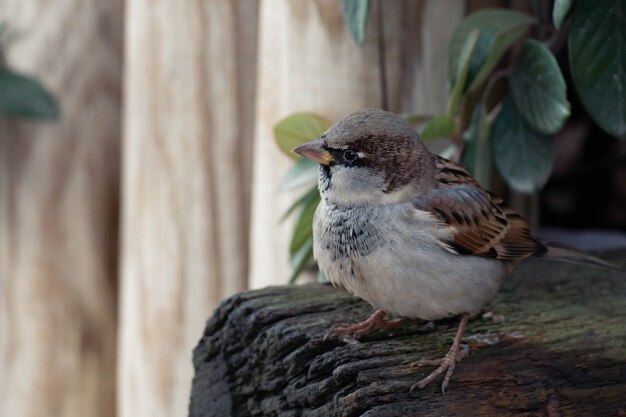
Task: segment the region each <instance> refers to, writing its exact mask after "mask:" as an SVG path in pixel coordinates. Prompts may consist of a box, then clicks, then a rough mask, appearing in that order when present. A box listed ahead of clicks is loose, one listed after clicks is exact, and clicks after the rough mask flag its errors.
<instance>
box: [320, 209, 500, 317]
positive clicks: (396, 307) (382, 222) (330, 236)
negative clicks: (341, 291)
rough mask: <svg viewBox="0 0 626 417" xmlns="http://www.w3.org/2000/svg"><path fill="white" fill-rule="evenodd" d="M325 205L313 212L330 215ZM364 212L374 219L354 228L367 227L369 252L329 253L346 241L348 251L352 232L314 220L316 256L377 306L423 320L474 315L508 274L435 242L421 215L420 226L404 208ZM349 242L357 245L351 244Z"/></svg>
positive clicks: (496, 264)
mask: <svg viewBox="0 0 626 417" xmlns="http://www.w3.org/2000/svg"><path fill="white" fill-rule="evenodd" d="M328 209H329V208H328V207H325V206H323V204H321V205H320V208H319V209H318V213H317V216H322V217H323V216H326V217H325V218H326V219H332V218H333V216H328V215H327V214H326V213H324V210H328ZM403 215H404V217H403ZM363 216H367V217H368V218H370V220H372V221H365V222H359V223H358V226H357V227H358V228H359V230H360V231H361V229H364V230H365V232H364V234H365V236H367V235H368V234H369V235H371V236H373V237H371V238H370V240H369V241H366V244H365V246H366V247H367V249H368V250H364V251H359V250H343V251H341V252H343V255H342V254H341V253H339V252H338V251H336V250H335V251H333V245H335V246H337V245H342V242H344V248H348V249H349V246H350V245H345V239H346V237H345V235H348V236H349V235H350V233H345V231H343V235H344V236H343V237H341V238H340V239H339V240H337V233H339V234H341V231H339V232H338V231H337V230H336V228H337V227H338V226H337V223H338V222H337V221H335V222H334V224H332V227H329V224H328V223H325V222H324V221H322V222H320V221H318V222H317V224H318V226H317V227H316V228H315V230H314V234H315V236H314V237H315V246H314V252H315V258H316V259H317V261H318V264H319V266H320V268H321V270H322V271H323V272H324V273H325V274H326V276H327V277H328V279H329V280H330V281H331V282H333V283H334V284H336V285H339V286H342V287H345V288H346V289H347V290H348V291H350V292H351V293H353V294H355V295H357V296H359V297H361V298H363V299H365V300H366V301H368V302H369V303H371V304H372V305H373V306H375V307H377V308H382V309H383V310H385V311H388V312H390V313H394V314H397V315H400V316H404V317H410V318H420V319H424V320H437V319H441V318H444V317H449V316H453V315H458V314H461V313H470V314H476V313H478V312H480V310H481V309H482V307H483V306H484V305H485V304H487V303H488V302H489V301H491V300H492V299H493V298H494V297H495V295H496V294H497V292H498V289H499V287H500V284H501V283H502V279H503V277H504V275H505V273H506V267H505V265H504V264H503V263H502V262H501V261H497V260H492V259H487V258H481V257H477V256H468V255H455V254H452V253H450V252H448V251H446V250H445V249H443V248H442V247H441V246H439V245H438V244H437V243H436V239H435V238H434V236H433V232H432V230H433V229H432V228H434V223H433V222H432V221H430V219H428V218H425V219H424V221H423V222H422V223H418V224H420V226H419V227H418V226H417V225H416V224H414V222H413V221H411V222H410V223H409V222H407V221H406V210H405V211H404V214H403V213H399V212H398V210H397V209H381V208H378V209H375V210H374V211H373V212H372V211H371V210H369V211H368V212H367V213H363ZM353 217H354V216H352V215H351V216H350V217H348V218H353ZM372 217H374V219H371V218H372ZM403 218H404V219H405V220H404V223H403V221H402V219H403ZM409 225H410V226H411V227H408V226H409ZM352 227H353V225H348V228H352ZM361 243H362V242H361ZM351 246H352V247H354V246H355V245H354V242H353V243H352V244H351ZM356 246H358V247H361V246H363V245H362V244H358V245H356ZM329 248H330V249H329ZM359 252H360V253H359Z"/></svg>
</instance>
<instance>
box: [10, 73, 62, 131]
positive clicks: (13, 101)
mask: <svg viewBox="0 0 626 417" xmlns="http://www.w3.org/2000/svg"><path fill="white" fill-rule="evenodd" d="M0 113H4V114H6V115H9V116H14V117H22V118H28V119H41V120H54V119H57V118H58V117H59V107H58V105H57V102H56V100H55V99H54V97H53V96H52V94H50V93H49V92H48V91H47V90H46V89H45V87H44V86H43V85H42V84H41V83H40V82H39V81H38V80H36V79H34V78H30V77H26V76H24V75H21V74H18V73H16V72H13V71H11V70H10V69H8V68H7V67H2V68H0Z"/></svg>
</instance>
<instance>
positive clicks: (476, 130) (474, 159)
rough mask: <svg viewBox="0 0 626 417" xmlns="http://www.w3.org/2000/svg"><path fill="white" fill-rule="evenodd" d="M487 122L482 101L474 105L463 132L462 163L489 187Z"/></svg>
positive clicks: (489, 166)
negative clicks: (469, 121) (467, 126)
mask: <svg viewBox="0 0 626 417" xmlns="http://www.w3.org/2000/svg"><path fill="white" fill-rule="evenodd" d="M489 127H490V126H489V123H488V122H487V110H486V108H485V106H484V105H483V103H482V102H479V103H477V104H476V106H475V107H474V112H473V113H472V120H471V123H470V126H469V128H468V129H467V130H466V131H465V133H464V134H463V139H465V141H466V146H465V151H464V152H463V158H462V163H463V166H465V168H467V169H468V171H469V172H470V173H471V174H472V175H473V176H474V178H476V180H477V181H478V183H479V184H480V185H482V186H483V187H484V188H486V189H489V188H490V187H489V186H490V179H491V175H490V174H491V163H490V161H491V152H490V149H489Z"/></svg>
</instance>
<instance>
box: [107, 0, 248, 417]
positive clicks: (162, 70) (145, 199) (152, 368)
mask: <svg viewBox="0 0 626 417" xmlns="http://www.w3.org/2000/svg"><path fill="white" fill-rule="evenodd" d="M243 7H245V8H252V10H250V9H247V10H242V8H243ZM255 7H256V6H255V5H254V3H253V2H242V3H241V4H239V5H237V3H236V2H231V1H227V0H211V1H200V0H197V1H188V2H180V1H175V0H159V1H148V0H128V1H127V3H126V42H125V47H126V49H125V52H126V53H125V58H126V61H125V81H124V91H125V96H124V104H125V111H124V140H123V181H122V182H123V185H122V189H123V193H122V197H123V198H122V200H123V212H122V230H123V233H122V259H121V262H122V266H121V290H122V298H121V316H120V322H119V324H120V334H121V337H120V344H119V355H120V358H119V362H118V371H119V372H118V395H119V402H118V415H119V416H120V417H131V416H132V417H134V416H151V417H159V416H180V415H185V413H186V410H187V404H188V399H189V390H190V384H191V375H192V366H191V360H190V358H191V349H192V348H193V346H194V344H195V343H196V342H197V339H198V337H199V335H200V333H201V329H202V326H203V323H204V321H205V319H206V317H207V316H208V314H209V313H210V312H211V311H212V309H213V308H214V307H216V306H217V303H218V302H219V301H220V300H221V299H222V298H223V297H225V296H227V295H230V294H233V293H235V292H237V291H241V290H243V289H244V288H246V284H247V283H246V276H247V262H246V260H247V256H246V253H247V244H246V237H247V230H246V225H247V222H246V221H245V218H246V216H247V212H248V210H247V208H246V206H245V201H246V195H245V193H246V189H247V188H248V187H249V180H248V179H246V178H245V176H246V170H245V169H242V165H245V164H249V162H248V161H249V156H248V155H247V154H248V153H251V152H252V146H251V145H252V144H251V140H249V139H247V138H246V136H245V134H246V132H248V131H250V129H249V128H246V127H245V123H251V120H245V119H244V118H243V116H244V115H245V114H249V111H248V113H246V112H245V111H242V110H240V109H241V107H239V105H240V102H244V103H245V105H243V107H246V106H248V105H249V106H252V104H247V103H253V102H254V97H253V94H252V93H251V90H252V88H251V87H250V84H249V82H248V83H246V84H245V87H241V88H240V85H241V84H240V83H239V79H238V78H240V77H249V76H250V74H251V73H253V72H254V61H246V62H244V63H242V62H239V60H245V58H246V56H248V55H249V54H248V53H246V52H245V50H243V48H249V46H248V42H251V41H250V40H249V39H245V40H244V39H239V38H238V36H250V34H251V33H252V34H253V33H254V25H255V18H256V13H255V10H254V8H255ZM244 26H245V27H246V28H247V29H246V30H245V31H241V32H239V29H240V27H244ZM252 42H253V40H252ZM244 54H247V55H246V56H243V55H244ZM246 129H247V130H246ZM248 172H249V171H248Z"/></svg>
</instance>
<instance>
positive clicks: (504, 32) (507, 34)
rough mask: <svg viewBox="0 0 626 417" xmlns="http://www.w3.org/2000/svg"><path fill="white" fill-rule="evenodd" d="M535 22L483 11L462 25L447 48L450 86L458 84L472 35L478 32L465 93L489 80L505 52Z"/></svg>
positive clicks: (509, 13)
mask: <svg viewBox="0 0 626 417" xmlns="http://www.w3.org/2000/svg"><path fill="white" fill-rule="evenodd" d="M534 22H535V19H534V18H533V17H531V16H529V15H527V14H524V13H520V12H517V11H515V10H508V9H481V10H478V11H477V12H474V13H472V14H471V15H469V16H467V17H466V18H465V19H463V20H462V21H461V24H460V25H459V26H458V27H457V29H456V30H455V32H454V34H453V35H452V39H451V40H450V45H449V48H448V77H449V84H450V85H451V86H454V85H455V84H456V82H457V69H458V68H459V60H460V58H461V51H462V49H463V46H464V44H465V42H466V39H467V38H468V36H469V34H470V32H472V31H473V30H478V31H479V34H478V39H477V41H476V45H475V47H474V49H473V52H472V56H471V60H470V66H469V72H468V79H467V81H466V83H465V85H464V86H463V91H466V90H474V89H476V88H477V87H479V86H480V85H482V83H483V82H484V81H485V80H486V79H487V77H488V76H489V74H490V73H491V71H492V70H493V69H494V68H495V66H496V65H497V63H498V61H499V60H500V58H501V57H502V55H503V54H504V53H505V52H506V50H507V49H508V48H509V47H510V46H511V45H512V44H513V43H514V42H515V41H517V40H518V39H519V38H520V37H521V36H522V35H523V34H524V32H526V30H527V29H528V26H530V25H531V24H532V23H534Z"/></svg>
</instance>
